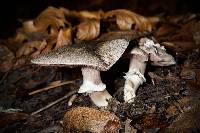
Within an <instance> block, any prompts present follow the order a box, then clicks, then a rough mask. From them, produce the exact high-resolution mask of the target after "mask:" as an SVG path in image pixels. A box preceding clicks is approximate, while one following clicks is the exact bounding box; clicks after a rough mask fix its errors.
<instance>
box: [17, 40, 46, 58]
mask: <svg viewBox="0 0 200 133" xmlns="http://www.w3.org/2000/svg"><path fill="white" fill-rule="evenodd" d="M46 45H47V42H46V40H43V41H32V42H27V43H25V44H24V46H22V47H21V48H19V49H18V51H17V53H16V56H17V57H18V58H19V57H21V56H26V55H30V54H33V55H34V56H36V54H34V52H37V53H38V54H39V53H40V51H41V50H43V49H44V48H45V46H46ZM38 51H39V52H38ZM38 54H37V55H38Z"/></svg>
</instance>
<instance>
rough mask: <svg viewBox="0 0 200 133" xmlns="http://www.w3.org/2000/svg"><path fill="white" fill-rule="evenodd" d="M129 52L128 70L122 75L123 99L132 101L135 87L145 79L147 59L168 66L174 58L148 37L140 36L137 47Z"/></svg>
mask: <svg viewBox="0 0 200 133" xmlns="http://www.w3.org/2000/svg"><path fill="white" fill-rule="evenodd" d="M131 54H132V57H131V59H130V65H129V71H128V72H127V73H126V75H125V76H124V77H125V79H126V81H125V84H124V101H125V102H128V103H130V102H133V101H134V98H135V96H136V91H137V88H138V87H139V86H140V85H141V84H143V82H145V81H146V79H145V77H144V73H145V69H146V64H147V61H151V63H152V64H153V65H157V66H169V65H174V64H175V63H176V62H175V60H174V58H173V57H172V56H171V55H170V54H168V53H167V52H166V50H165V48H164V46H162V47H161V46H160V44H158V43H156V44H155V43H154V42H153V40H151V39H148V38H141V39H140V41H139V47H138V48H137V47H136V48H133V49H132V51H131Z"/></svg>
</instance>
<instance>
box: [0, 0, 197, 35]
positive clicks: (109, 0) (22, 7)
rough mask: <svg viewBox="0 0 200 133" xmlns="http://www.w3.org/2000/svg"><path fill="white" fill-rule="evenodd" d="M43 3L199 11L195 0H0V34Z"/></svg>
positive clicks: (10, 30) (29, 16)
mask: <svg viewBox="0 0 200 133" xmlns="http://www.w3.org/2000/svg"><path fill="white" fill-rule="evenodd" d="M47 6H55V7H60V6H62V7H65V8H68V9H71V10H98V9H103V10H111V9H117V8H126V9H130V10H133V11H135V12H137V13H141V14H143V15H158V14H167V15H176V14H187V13H199V12H200V8H199V2H198V0H18V1H16V0H6V1H4V2H3V3H2V2H1V4H0V16H1V23H0V38H7V37H9V36H12V35H13V34H14V33H15V30H16V28H17V27H19V26H20V24H21V23H20V20H26V19H32V18H34V17H36V16H37V15H38V14H39V13H40V12H41V11H42V10H44V9H45V8H46V7H47Z"/></svg>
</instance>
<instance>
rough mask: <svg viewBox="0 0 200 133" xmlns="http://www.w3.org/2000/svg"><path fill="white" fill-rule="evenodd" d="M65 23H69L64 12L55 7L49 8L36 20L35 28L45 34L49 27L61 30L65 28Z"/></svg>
mask: <svg viewBox="0 0 200 133" xmlns="http://www.w3.org/2000/svg"><path fill="white" fill-rule="evenodd" d="M65 23H67V22H66V19H65V15H64V11H63V10H60V9H57V8H54V7H48V8H47V9H45V10H44V11H43V12H41V13H40V14H39V16H38V17H37V18H36V19H34V26H35V27H36V29H37V31H40V32H44V31H45V30H46V29H47V28H48V27H49V26H50V27H51V28H56V29H59V28H60V27H64V26H65Z"/></svg>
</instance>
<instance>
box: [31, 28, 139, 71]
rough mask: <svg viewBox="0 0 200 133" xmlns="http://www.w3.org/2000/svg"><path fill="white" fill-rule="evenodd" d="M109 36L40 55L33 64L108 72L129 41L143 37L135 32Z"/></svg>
mask: <svg viewBox="0 0 200 133" xmlns="http://www.w3.org/2000/svg"><path fill="white" fill-rule="evenodd" d="M126 34H127V35H128V36H126ZM107 35H108V38H106V35H103V37H102V39H98V40H97V41H93V42H90V43H83V44H77V45H72V46H71V47H66V46H65V47H62V48H59V49H57V50H53V51H51V52H49V53H46V54H42V55H40V56H39V57H37V58H35V59H33V60H31V62H32V63H34V64H40V65H58V66H87V67H92V68H95V69H97V70H100V71H107V70H108V69H109V68H110V67H112V65H113V64H115V62H116V61H117V60H118V59H119V58H120V57H121V56H122V54H123V53H124V51H125V50H126V48H127V46H128V44H129V40H130V39H135V38H138V37H140V36H142V34H141V33H140V34H136V33H135V32H133V31H129V32H128V31H124V32H121V31H120V32H116V36H115V35H114V32H111V33H109V34H107ZM127 37H128V38H127ZM100 38H101V37H100ZM105 40H106V41H105ZM94 43H96V44H94Z"/></svg>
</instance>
